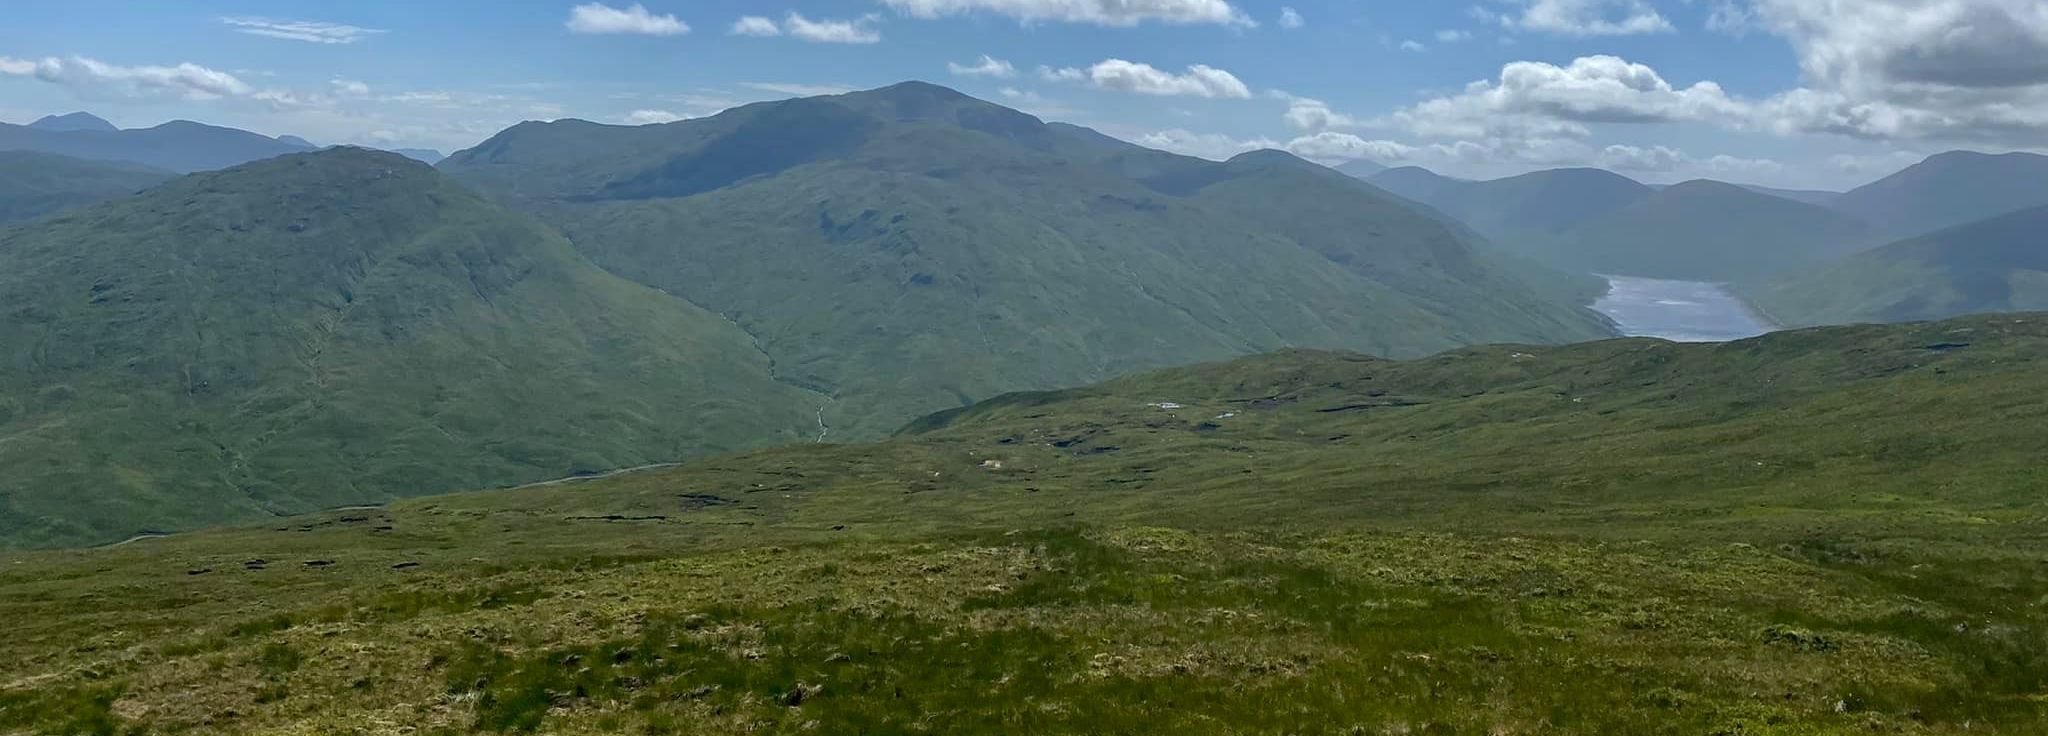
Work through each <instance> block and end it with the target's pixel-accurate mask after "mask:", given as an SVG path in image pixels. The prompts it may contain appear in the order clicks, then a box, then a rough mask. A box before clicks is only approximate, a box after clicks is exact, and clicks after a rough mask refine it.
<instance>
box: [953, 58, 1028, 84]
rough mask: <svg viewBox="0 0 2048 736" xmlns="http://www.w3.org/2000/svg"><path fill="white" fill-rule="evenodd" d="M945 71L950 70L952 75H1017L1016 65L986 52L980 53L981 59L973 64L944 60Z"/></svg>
mask: <svg viewBox="0 0 2048 736" xmlns="http://www.w3.org/2000/svg"><path fill="white" fill-rule="evenodd" d="M946 71H949V72H952V73H953V74H954V76H960V77H996V78H998V79H1009V78H1011V77H1014V76H1017V67H1015V66H1011V65H1010V62H1007V61H1003V60H1002V59H998V58H996V57H993V56H989V55H988V54H982V55H981V60H980V61H977V62H975V63H973V64H956V63H953V62H950V61H949V62H946Z"/></svg>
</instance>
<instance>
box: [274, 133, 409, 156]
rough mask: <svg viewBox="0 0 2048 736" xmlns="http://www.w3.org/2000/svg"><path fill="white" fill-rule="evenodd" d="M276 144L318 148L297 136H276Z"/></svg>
mask: <svg viewBox="0 0 2048 736" xmlns="http://www.w3.org/2000/svg"><path fill="white" fill-rule="evenodd" d="M277 142H279V143H283V144H286V145H292V146H298V147H300V148H319V146H316V145H313V142H312V141H309V140H306V139H304V138H300V137H298V136H295V135H281V136H278V137H277ZM393 153H396V151H393Z"/></svg>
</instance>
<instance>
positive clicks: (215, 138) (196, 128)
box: [0, 120, 307, 173]
mask: <svg viewBox="0 0 2048 736" xmlns="http://www.w3.org/2000/svg"><path fill="white" fill-rule="evenodd" d="M305 150H307V149H306V147H305V146H296V145H292V144H289V143H285V142H282V141H279V140H277V139H275V138H271V137H269V136H266V135H262V134H258V133H251V132H249V131H246V130H236V129H234V128H222V127H217V126H212V125H203V124H200V123H194V122H190V121H185V120H174V121H171V122H168V123H164V124H163V125H159V126H156V127H154V128H138V129H131V130H114V131H109V130H49V129H46V128H36V127H32V126H26V125H9V124H5V123H0V151H38V152H42V153H54V154H57V155H60V156H70V157H72V158H82V159H87V160H91V161H125V162H129V163H135V164H141V165H144V166H152V167H156V168H159V169H168V170H170V171H175V172H178V173H189V172H193V171H208V170H213V169H221V168H226V167H229V166H234V165H236V164H242V163H248V162H250V161H255V160H259V159H265V158H270V157H273V156H281V155H284V154H287V153H297V152H303V151H305Z"/></svg>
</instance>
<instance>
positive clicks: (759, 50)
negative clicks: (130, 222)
mask: <svg viewBox="0 0 2048 736" xmlns="http://www.w3.org/2000/svg"><path fill="white" fill-rule="evenodd" d="M8 16H9V22H8V23H7V24H6V26H5V27H0V120H6V121H10V122H26V121H28V120H31V119H33V118H35V117H38V116H40V115H43V114H47V113H52V112H65V111H70V110H76V109H84V110H89V111H92V112H94V113H97V114H100V115H101V116H103V117H106V118H108V119H110V120H112V121H114V122H115V123H117V124H119V125H122V126H127V127H138V126H148V125H153V124H156V123H160V122H163V121H165V120H169V119H175V118H186V119H194V120H200V121H205V122H212V123H218V124H224V125H233V126H236V127H243V128H248V129H251V130H256V131H258V132H262V133H266V134H272V135H278V134H293V135H299V136H303V137H306V138H309V139H312V140H314V141H316V142H321V143H363V144H374V145H387V146H420V147H432V148H439V149H442V150H455V149H459V148H463V147H467V146H470V145H474V144H476V143H478V142H480V141H481V140H483V139H484V138H486V137H488V136H489V135H490V134H491V133H493V132H496V131H497V130H500V129H502V128H504V127H506V126H508V125H510V124H512V123H516V122H518V121H520V120H525V119H554V118H560V117H578V118H584V119H589V120H595V121H599V122H605V123H615V124H625V123H631V122H652V121H661V120H669V119H673V118H679V117H696V116H702V115H709V114H714V113H716V112H717V111H718V110H720V109H723V108H725V107H729V106H732V105H735V104H740V103H744V102H749V101H756V100H764V99H775V98H779V97H785V96H790V95H793V94H813V93H825V92H833V91H843V90H850V89H859V88H867V87H875V86H881V85H885V84H889V83H893V82H897V81H902V80H905V79H923V80H927V81H932V82H938V83H941V84H947V85H949V86H953V87H955V88H957V89H960V90H962V91H964V92H967V93H969V94H973V95H976V96H979V97H983V98H986V99H990V100H993V101H997V102H1001V103H1004V104H1008V105H1011V106H1014V107H1018V108H1020V109H1024V110H1026V111H1028V112H1032V113H1035V114H1038V115H1040V116H1041V117H1045V118H1048V119H1058V120H1066V121H1071V122H1076V123H1081V124H1085V125H1090V126H1093V127H1096V128H1099V129H1101V130H1103V131H1105V132H1108V133H1110V134H1112V135H1117V136H1119V137H1123V138H1126V139H1128V140H1133V141H1138V142H1141V143H1145V144H1148V145H1154V146H1158V147H1165V148H1171V149H1175V150H1179V151H1182V152H1186V153H1191V154H1195V155H1204V156H1210V157H1223V156H1228V155H1230V154H1231V153H1234V152H1236V151H1239V150H1245V149H1248V148H1252V147H1278V148H1287V149H1289V150H1293V151H1295V152H1296V153H1299V154H1302V155H1305V156H1309V157H1311V158H1316V159H1318V160H1323V161H1341V160H1345V159H1350V158H1371V159H1373V160H1377V161H1379V162H1381V163H1386V164H1394V165H1400V164H1420V165H1425V166H1429V167H1431V168H1433V169H1437V170H1439V171H1444V172H1446V173H1451V174H1455V175H1462V176H1472V177H1488V176H1498V175H1505V174H1513V173H1520V172H1522V171H1527V170H1531V169H1535V168H1547V167H1554V166H1566V165H1600V166H1606V167H1609V168H1614V169H1616V170H1619V171H1622V173H1625V174H1629V175H1631V176H1635V177H1638V178H1641V179H1644V180H1647V181H1677V180H1682V179H1686V178H1694V177H1699V176H1710V177H1714V178H1722V179H1729V180H1737V181H1746V182H1756V183H1763V184H1773V185H1782V186H1796V187H1844V186H1850V185H1853V184H1855V183H1860V182H1861V181H1864V180H1867V179H1870V178H1873V177H1875V176H1878V175H1881V174H1883V173H1887V172H1888V171H1890V170H1894V169H1896V168H1898V167H1899V166H1901V165H1903V164H1904V163H1909V162H1910V161H1912V160H1915V159H1917V158H1918V157H1920V156H1923V155H1925V154H1928V153H1934V152H1938V151H1941V150H1946V149H1948V148H1956V147H1971V148H1979V149H1986V150H2009V149H2016V148H2029V147H2032V146H2038V145H2040V143H2039V141H2044V140H2048V137H2044V136H2043V134H2044V133H2048V63H2042V62H2039V61H2038V60H2039V59H2040V58H2041V57H2042V56H2043V55H2044V52H2048V3H2040V2H2038V1H2037V0H1862V1H1861V2H1843V1H1842V0H1469V1H1461V0H1445V1H1442V2H1437V1H1433V0H1431V1H1424V0H1415V1H1409V2H1394V1H1393V0H1349V1H1346V0H1284V1H1283V2H1264V1H1263V0H1259V1H1254V0H832V1H826V0H790V1H787V2H782V1H777V0H642V2H641V3H640V4H639V6H638V7H636V6H635V5H634V4H633V3H629V2H618V1H615V0H614V1H610V2H607V3H588V2H577V1H576V0H566V1H565V0H493V1H489V2H481V1H479V2H456V1H454V0H441V1H436V2H416V1H413V2H398V1H395V0H392V1H376V0H364V1H358V2H351V3H334V2H309V1H303V0H284V1H275V2H200V1H194V2H179V3H155V2H152V3H140V2H109V1H106V0H69V2H65V3H22V4H18V6H17V7H13V8H10V9H9V14H8ZM750 17H751V18H752V20H749V21H747V22H746V24H745V25H744V26H740V25H738V24H739V23H740V22H741V20H742V19H743V18H750ZM742 30H744V31H745V32H741V31H742ZM988 60H992V61H993V62H994V63H991V62H990V61H988ZM976 71H979V72H980V73H974V72H976Z"/></svg>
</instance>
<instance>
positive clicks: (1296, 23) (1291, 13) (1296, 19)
mask: <svg viewBox="0 0 2048 736" xmlns="http://www.w3.org/2000/svg"><path fill="white" fill-rule="evenodd" d="M1303 25H1306V22H1304V21H1303V20H1302V19H1301V12H1300V11H1297V10H1295V9H1293V8H1281V9H1280V27H1281V28H1288V29H1294V28H1300V27H1302V26H1303Z"/></svg>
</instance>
